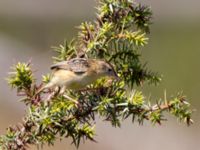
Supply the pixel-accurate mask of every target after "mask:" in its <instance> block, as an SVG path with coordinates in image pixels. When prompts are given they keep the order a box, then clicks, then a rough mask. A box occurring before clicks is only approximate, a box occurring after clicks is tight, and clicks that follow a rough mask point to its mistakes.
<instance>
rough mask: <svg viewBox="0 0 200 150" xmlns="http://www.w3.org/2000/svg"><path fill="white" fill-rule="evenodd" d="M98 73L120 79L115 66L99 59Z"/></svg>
mask: <svg viewBox="0 0 200 150" xmlns="http://www.w3.org/2000/svg"><path fill="white" fill-rule="evenodd" d="M97 68H98V69H97V70H98V74H99V75H101V76H110V77H114V78H115V79H119V77H118V75H117V73H116V72H115V70H114V67H113V66H112V65H111V64H110V63H109V62H105V61H102V60H99V61H98V67H97Z"/></svg>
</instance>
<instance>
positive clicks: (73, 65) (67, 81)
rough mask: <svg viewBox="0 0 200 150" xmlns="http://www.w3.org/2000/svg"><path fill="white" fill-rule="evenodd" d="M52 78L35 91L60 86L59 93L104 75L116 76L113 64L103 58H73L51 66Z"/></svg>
mask: <svg viewBox="0 0 200 150" xmlns="http://www.w3.org/2000/svg"><path fill="white" fill-rule="evenodd" d="M51 70H52V78H51V80H50V82H49V83H47V84H46V85H45V86H44V87H42V88H41V89H40V90H39V91H38V92H37V93H39V92H41V91H43V90H44V89H47V88H55V87H59V88H60V94H62V93H64V92H65V90H66V89H72V90H79V89H83V88H84V87H86V86H87V85H89V84H92V83H93V82H95V81H96V80H97V79H99V78H101V77H105V76H110V77H114V78H118V76H117V73H116V72H115V70H114V68H113V66H112V65H111V64H110V63H108V62H105V61H103V60H97V59H86V58H74V59H71V60H68V61H62V62H59V63H57V64H54V65H52V66H51Z"/></svg>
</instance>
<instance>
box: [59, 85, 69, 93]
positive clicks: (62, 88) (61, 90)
mask: <svg viewBox="0 0 200 150" xmlns="http://www.w3.org/2000/svg"><path fill="white" fill-rule="evenodd" d="M66 88H67V87H66V86H62V87H61V89H60V91H59V94H60V95H63V94H64V93H65V90H66Z"/></svg>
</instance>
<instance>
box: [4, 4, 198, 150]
mask: <svg viewBox="0 0 200 150" xmlns="http://www.w3.org/2000/svg"><path fill="white" fill-rule="evenodd" d="M138 1H139V0H138ZM139 2H142V3H143V4H148V5H150V6H151V8H152V10H153V13H154V18H153V22H154V24H153V25H152V26H151V34H150V35H149V37H150V41H149V44H148V45H147V46H146V47H144V48H143V49H142V54H143V58H142V59H143V61H145V62H146V61H147V62H148V66H149V67H150V68H152V70H154V71H157V72H159V73H161V74H162V75H163V82H162V83H161V84H160V85H159V86H157V87H155V86H150V87H146V86H145V87H144V88H142V89H144V91H145V93H146V94H147V96H148V95H150V94H151V96H152V98H159V97H162V96H163V93H164V92H163V91H164V90H166V91H167V94H168V96H170V95H173V94H174V95H175V94H177V92H179V91H183V92H184V93H185V94H186V95H187V97H188V98H189V101H190V102H191V104H192V107H193V108H194V109H196V110H197V111H196V112H195V113H194V116H193V118H194V121H195V124H194V125H192V126H191V127H186V125H184V124H180V123H179V122H177V121H176V120H175V119H174V118H172V117H170V116H167V118H168V119H169V121H167V122H165V123H164V124H163V125H162V126H155V127H153V126H152V125H150V124H148V123H145V124H144V125H143V126H138V125H137V123H136V124H132V123H131V121H129V120H127V121H125V122H124V123H123V125H122V128H121V129H115V128H113V127H111V125H110V124H108V123H107V122H103V121H102V120H97V126H96V129H97V137H96V139H97V141H98V143H92V142H89V141H86V142H85V144H81V146H80V150H86V149H87V150H88V149H92V150H102V149H106V150H107V149H108V150H126V149H137V150H146V149H148V150H160V149H162V150H169V149H170V150H188V149H192V150H199V149H200V148H199V147H200V143H199V139H200V130H199V127H200V126H199V123H200V118H199V111H198V110H199V109H200V100H199V89H200V84H199V79H198V78H199V77H200V67H199V66H200V59H199V58H198V57H199V56H200V48H199V44H200V1H199V0H190V1H188V0H168V1H164V0H160V1H157V0H148V1H144V0H143V1H139ZM95 3H96V1H95V0H84V1H83V0H75V1H73V0H57V1H55V0H41V1H34V0H28V1H27V0H18V1H17V2H16V0H0V52H1V53H0V134H3V133H5V129H6V127H8V126H9V125H11V124H16V123H17V122H20V121H21V118H22V116H23V115H24V114H25V106H24V104H22V103H20V102H18V101H17V100H18V99H19V98H18V97H17V96H16V92H15V91H14V90H11V89H10V88H9V87H8V85H7V82H6V80H5V78H6V77H7V75H8V74H7V73H8V72H9V69H10V66H11V65H12V64H14V63H17V62H18V61H28V60H29V59H30V58H32V62H33V64H34V66H33V68H34V69H35V70H37V71H36V72H35V74H36V77H37V78H38V79H39V80H38V81H40V80H41V74H45V73H48V72H49V71H50V70H49V66H50V65H51V64H52V59H51V57H52V56H53V54H54V53H53V51H52V49H51V46H56V45H58V44H60V43H63V41H64V39H71V38H72V37H74V36H76V34H77V29H76V28H75V27H76V26H78V25H79V24H80V23H81V22H82V21H86V20H92V19H93V18H94V17H95V11H96V10H95V9H94V6H95ZM70 143H71V139H67V140H63V141H62V142H60V141H58V142H57V143H56V144H55V146H54V147H44V149H45V150H60V149H62V150H75V149H76V148H75V147H74V146H71V145H70ZM30 149H32V150H36V149H37V148H36V147H32V148H30Z"/></svg>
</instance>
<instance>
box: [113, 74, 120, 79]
mask: <svg viewBox="0 0 200 150" xmlns="http://www.w3.org/2000/svg"><path fill="white" fill-rule="evenodd" d="M113 78H114V79H115V80H116V81H119V80H120V78H119V76H118V75H117V73H116V72H114V75H113Z"/></svg>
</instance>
